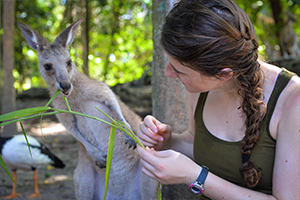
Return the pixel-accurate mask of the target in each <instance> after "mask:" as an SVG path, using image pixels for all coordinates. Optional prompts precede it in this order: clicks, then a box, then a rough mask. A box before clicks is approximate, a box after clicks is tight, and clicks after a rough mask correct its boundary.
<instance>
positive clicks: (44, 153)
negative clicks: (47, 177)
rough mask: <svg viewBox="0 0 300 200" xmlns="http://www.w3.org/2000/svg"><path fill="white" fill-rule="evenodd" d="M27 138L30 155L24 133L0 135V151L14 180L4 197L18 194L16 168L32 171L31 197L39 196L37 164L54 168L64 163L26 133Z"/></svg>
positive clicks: (63, 165)
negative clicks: (32, 186) (10, 191)
mask: <svg viewBox="0 0 300 200" xmlns="http://www.w3.org/2000/svg"><path fill="white" fill-rule="evenodd" d="M27 139H28V143H29V146H30V150H31V155H32V156H31V155H30V153H29V149H28V144H27V142H26V139H25V136H24V135H22V134H20V135H15V136H13V137H0V153H1V156H2V159H3V161H4V163H5V165H6V166H7V167H9V168H11V169H12V171H13V179H14V182H15V184H13V190H12V193H11V194H10V195H8V196H5V197H4V198H7V199H10V198H15V197H17V196H19V195H20V194H18V193H17V192H16V184H17V173H16V170H17V169H21V170H25V171H29V170H32V171H33V180H34V186H35V192H34V193H33V194H32V195H30V196H28V197H30V198H32V197H40V192H39V190H38V178H37V173H36V171H35V170H36V169H37V168H38V167H39V166H41V165H52V166H54V167H56V168H63V167H65V164H64V163H63V162H62V161H61V160H60V159H59V158H57V157H56V156H55V155H54V154H53V153H51V152H50V150H49V149H48V148H47V147H46V146H45V145H43V144H42V143H40V142H39V141H38V140H36V139H35V138H33V137H31V136H29V135H27Z"/></svg>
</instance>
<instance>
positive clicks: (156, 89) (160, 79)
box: [151, 0, 198, 200]
mask: <svg viewBox="0 0 300 200" xmlns="http://www.w3.org/2000/svg"><path fill="white" fill-rule="evenodd" d="M175 2H176V0H154V1H153V4H152V8H153V15H152V16H153V17H152V23H153V42H154V48H153V49H154V50H153V63H152V72H153V73H152V80H151V81H152V86H153V87H152V112H153V115H154V116H155V117H156V118H157V119H158V120H160V121H161V122H163V123H167V124H169V125H170V126H171V127H172V129H173V132H176V133H182V132H183V131H185V130H186V129H187V127H188V107H187V104H186V101H187V95H186V90H185V87H184V85H183V84H182V83H181V82H180V81H179V80H178V79H173V78H168V77H165V75H164V69H165V66H166V65H167V63H168V59H167V58H166V56H165V54H164V51H163V49H162V48H161V47H160V45H159V38H160V28H161V26H162V24H163V19H164V17H165V15H166V13H167V12H168V11H169V10H170V9H171V8H172V6H173V5H174V3H175ZM162 195H163V199H165V200H175V199H178V200H179V199H191V200H192V199H198V197H197V196H195V195H193V194H192V193H191V192H190V191H189V190H188V187H187V186H186V185H164V186H163V189H162Z"/></svg>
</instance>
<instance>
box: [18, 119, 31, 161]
mask: <svg viewBox="0 0 300 200" xmlns="http://www.w3.org/2000/svg"><path fill="white" fill-rule="evenodd" d="M20 126H21V128H22V131H23V134H24V137H25V140H26V143H27V146H28V150H29V154H30V157H31V159H32V154H31V149H30V145H29V142H28V138H27V135H26V133H25V129H24V127H23V123H22V122H20Z"/></svg>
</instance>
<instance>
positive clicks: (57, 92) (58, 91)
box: [45, 90, 60, 107]
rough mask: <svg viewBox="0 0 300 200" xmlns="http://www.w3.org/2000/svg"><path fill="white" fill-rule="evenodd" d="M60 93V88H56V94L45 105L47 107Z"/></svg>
mask: <svg viewBox="0 0 300 200" xmlns="http://www.w3.org/2000/svg"><path fill="white" fill-rule="evenodd" d="M59 93H60V90H56V92H55V94H54V95H53V96H52V97H51V99H50V100H49V101H48V103H47V104H46V105H45V106H46V107H47V106H49V104H50V103H51V102H52V101H53V99H54V98H55V97H56V96H57V95H58V94H59Z"/></svg>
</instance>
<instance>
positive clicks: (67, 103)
mask: <svg viewBox="0 0 300 200" xmlns="http://www.w3.org/2000/svg"><path fill="white" fill-rule="evenodd" d="M64 99H65V102H66V105H67V107H68V110H69V111H72V110H71V108H70V105H69V102H68V100H67V98H66V97H64Z"/></svg>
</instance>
